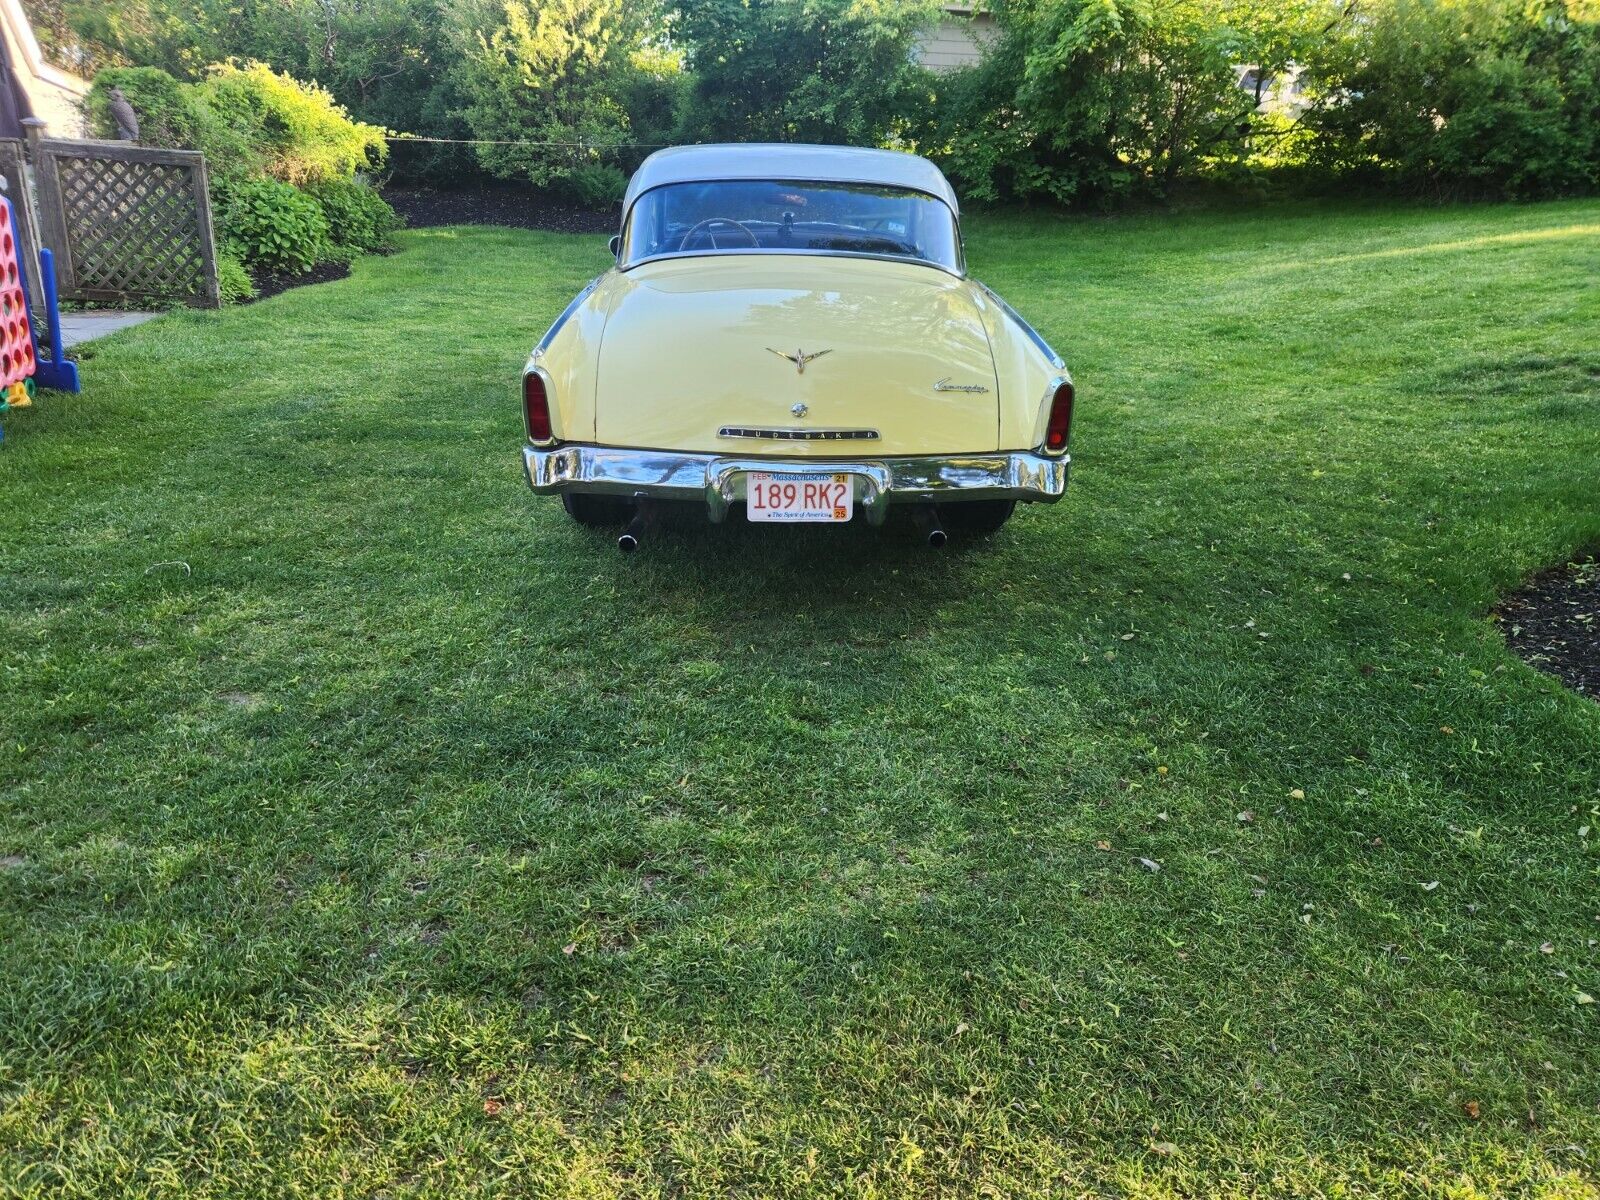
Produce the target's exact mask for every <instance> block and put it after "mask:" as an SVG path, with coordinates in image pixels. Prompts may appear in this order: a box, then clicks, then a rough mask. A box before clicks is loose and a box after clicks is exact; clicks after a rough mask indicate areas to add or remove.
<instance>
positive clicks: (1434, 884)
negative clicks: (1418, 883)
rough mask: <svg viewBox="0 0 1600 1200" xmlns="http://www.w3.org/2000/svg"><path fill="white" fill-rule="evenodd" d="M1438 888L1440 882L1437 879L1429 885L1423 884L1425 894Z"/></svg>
mask: <svg viewBox="0 0 1600 1200" xmlns="http://www.w3.org/2000/svg"><path fill="white" fill-rule="evenodd" d="M1438 886H1439V881H1438V880H1437V879H1434V880H1431V881H1430V882H1428V883H1425V884H1423V885H1422V890H1423V891H1425V892H1431V891H1433V890H1434V888H1436V887H1438Z"/></svg>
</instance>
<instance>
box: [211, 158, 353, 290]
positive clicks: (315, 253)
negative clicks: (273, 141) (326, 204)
mask: <svg viewBox="0 0 1600 1200" xmlns="http://www.w3.org/2000/svg"><path fill="white" fill-rule="evenodd" d="M221 199H222V202H221V212H220V214H219V217H220V224H221V226H222V229H223V237H224V241H225V245H226V246H227V249H228V251H229V252H230V253H232V254H235V255H237V256H238V257H239V258H240V259H242V260H243V261H244V262H245V263H246V264H248V265H249V266H254V267H262V268H265V269H266V270H268V271H278V272H283V273H287V274H295V275H302V274H304V273H305V272H307V271H309V270H310V269H311V268H312V267H314V266H315V265H316V264H317V263H319V262H321V261H322V260H324V259H326V258H327V257H328V256H329V254H330V252H331V249H332V242H331V239H330V236H329V229H328V218H327V217H325V216H324V215H323V213H322V206H321V205H320V204H318V203H317V202H316V200H314V199H312V198H311V197H310V196H308V195H306V194H305V193H304V192H302V191H301V190H300V189H299V188H296V187H291V186H290V185H289V184H287V183H280V182H279V181H277V180H276V179H245V180H240V181H237V182H234V183H230V184H229V185H228V186H227V187H226V188H225V189H222V198H221Z"/></svg>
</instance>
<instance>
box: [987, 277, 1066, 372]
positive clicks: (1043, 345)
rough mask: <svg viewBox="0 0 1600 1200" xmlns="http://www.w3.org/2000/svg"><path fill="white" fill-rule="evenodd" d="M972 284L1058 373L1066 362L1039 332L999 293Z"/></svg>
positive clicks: (988, 287) (989, 288) (990, 288)
mask: <svg viewBox="0 0 1600 1200" xmlns="http://www.w3.org/2000/svg"><path fill="white" fill-rule="evenodd" d="M972 282H973V283H976V284H977V285H978V286H979V287H981V288H982V289H983V294H984V295H986V296H988V297H989V299H991V300H993V301H994V302H995V304H996V305H997V306H998V307H999V309H1000V311H1001V312H1003V313H1005V315H1006V316H1008V317H1010V318H1011V319H1012V320H1013V321H1015V322H1016V323H1017V328H1018V329H1020V330H1022V332H1023V333H1025V334H1027V335H1028V340H1029V341H1031V342H1032V343H1033V344H1034V345H1035V346H1037V347H1038V348H1039V350H1040V351H1041V352H1042V353H1043V354H1044V356H1045V357H1046V358H1048V359H1049V360H1050V365H1051V367H1053V368H1054V369H1055V370H1057V371H1059V370H1061V368H1062V367H1064V366H1066V365H1067V360H1066V359H1064V358H1062V357H1061V355H1059V354H1057V353H1056V352H1055V350H1054V349H1053V348H1052V347H1051V345H1050V343H1049V342H1047V341H1045V340H1044V338H1043V337H1042V336H1041V335H1040V333H1039V331H1038V330H1037V329H1035V328H1034V327H1033V326H1032V325H1029V324H1028V322H1027V321H1025V320H1023V318H1022V314H1021V313H1019V312H1018V311H1017V310H1016V309H1014V308H1012V307H1011V305H1009V304H1007V303H1006V302H1005V300H1004V299H1003V298H1002V297H1001V296H1000V293H998V292H996V291H995V290H994V289H993V288H992V287H990V286H989V285H988V284H987V283H983V282H981V281H979V280H976V279H974V280H973V281H972ZM1067 382H1068V383H1070V382H1072V381H1071V380H1070V379H1069V380H1067Z"/></svg>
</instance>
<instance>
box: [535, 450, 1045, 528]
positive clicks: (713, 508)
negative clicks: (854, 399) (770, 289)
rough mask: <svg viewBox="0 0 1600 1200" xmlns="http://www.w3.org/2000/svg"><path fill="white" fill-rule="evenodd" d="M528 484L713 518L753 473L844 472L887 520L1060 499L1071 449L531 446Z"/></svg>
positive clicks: (871, 513)
mask: <svg viewBox="0 0 1600 1200" xmlns="http://www.w3.org/2000/svg"><path fill="white" fill-rule="evenodd" d="M522 463H523V467H524V469H525V470H526V471H527V474H528V486H529V487H531V488H532V489H533V490H534V491H535V492H538V493H539V494H540V495H555V494H558V493H561V492H588V493H592V494H595V495H610V496H648V497H650V498H651V499H654V500H704V501H705V504H706V508H707V510H708V512H709V514H710V516H711V519H712V520H713V521H720V520H722V518H723V517H724V516H726V515H727V512H728V506H729V505H730V504H733V503H735V502H737V501H740V500H743V499H744V485H745V476H746V475H747V474H749V473H750V472H751V471H815V472H825V473H828V474H838V473H843V474H847V475H850V476H852V477H853V478H854V480H855V502H856V504H858V505H859V506H860V507H861V510H862V511H863V512H864V513H866V516H867V520H868V521H870V522H871V523H872V524H874V525H876V524H879V523H880V522H881V521H882V520H883V518H884V517H885V515H887V512H888V507H889V505H890V504H905V503H923V504H939V503H943V502H947V501H952V500H1033V501H1044V502H1047V503H1048V502H1052V501H1056V500H1059V499H1061V496H1062V493H1064V492H1065V491H1066V490H1067V473H1068V470H1069V469H1070V467H1071V465H1072V460H1071V458H1070V456H1068V455H1061V456H1060V457H1052V456H1050V455H1046V454H1034V453H1031V452H1029V451H1011V452H998V453H993V454H949V455H937V456H928V457H922V456H918V457H915V458H849V459H845V458H801V459H793V458H790V459H783V458H736V457H727V456H724V455H719V454H680V453H677V452H674V451H669V450H623V449H617V448H614V447H610V446H579V445H568V446H552V447H551V448H549V449H548V450H541V449H539V448H538V447H536V446H525V447H523V451H522Z"/></svg>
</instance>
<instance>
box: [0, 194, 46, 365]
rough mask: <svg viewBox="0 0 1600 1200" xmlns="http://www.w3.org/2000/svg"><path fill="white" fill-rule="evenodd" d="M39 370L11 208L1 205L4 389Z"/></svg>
mask: <svg viewBox="0 0 1600 1200" xmlns="http://www.w3.org/2000/svg"><path fill="white" fill-rule="evenodd" d="M37 367H38V363H37V362H36V361H35V359H34V355H33V330H32V328H31V327H30V325H29V318H28V304H27V301H26V300H25V299H24V298H23V292H22V268H21V264H20V263H19V262H18V261H17V236H16V230H15V229H14V228H13V227H12V224H11V206H10V205H9V204H0V390H3V389H5V388H8V387H10V386H11V385H12V384H13V383H17V382H19V381H20V380H23V379H27V378H28V377H29V376H31V375H32V374H33V373H34V371H35V370H36V369H37Z"/></svg>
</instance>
